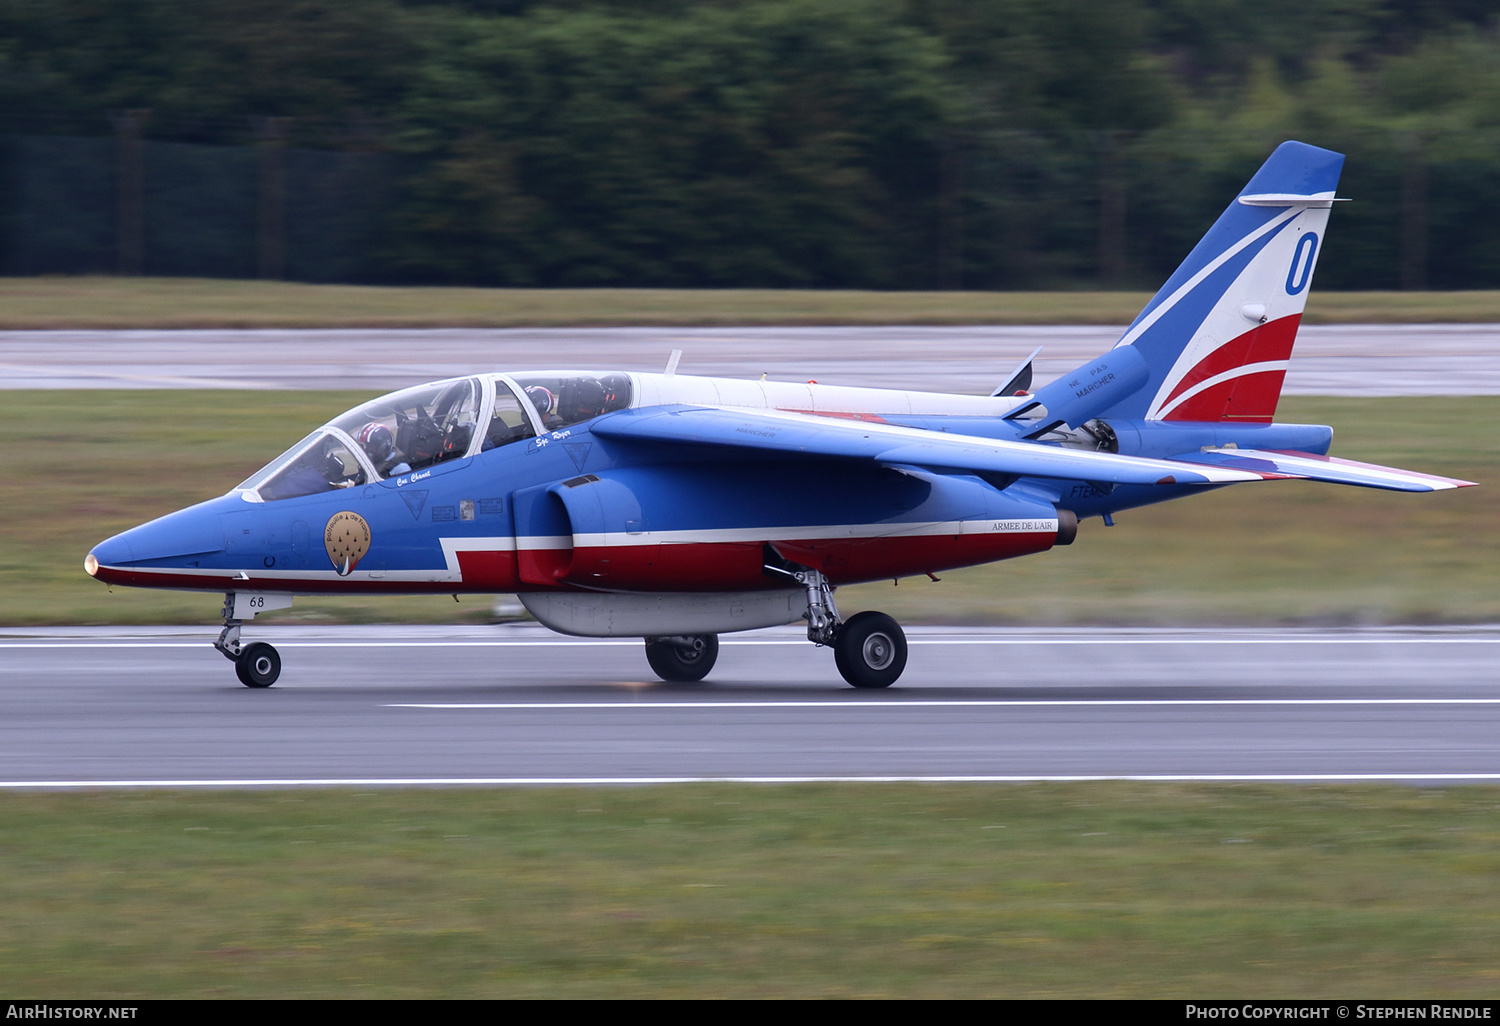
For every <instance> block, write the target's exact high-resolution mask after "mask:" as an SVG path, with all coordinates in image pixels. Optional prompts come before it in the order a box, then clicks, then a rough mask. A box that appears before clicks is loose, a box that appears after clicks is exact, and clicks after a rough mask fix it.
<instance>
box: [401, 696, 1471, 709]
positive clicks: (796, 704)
mask: <svg viewBox="0 0 1500 1026" xmlns="http://www.w3.org/2000/svg"><path fill="white" fill-rule="evenodd" d="M1121 705H1146V706H1162V705H1500V698H1076V699H1067V698H1064V699H953V700H945V699H925V698H922V699H906V698H891V699H888V700H886V701H870V700H859V699H849V700H848V701H842V702H841V701H837V700H833V701H825V702H818V701H780V702H778V701H766V702H733V701H724V702H714V701H707V702H629V701H619V702H388V703H386V705H385V708H387V709H512V710H519V709H849V708H855V709H910V708H912V707H922V708H963V707H972V706H1064V707H1067V708H1076V707H1078V706H1121Z"/></svg>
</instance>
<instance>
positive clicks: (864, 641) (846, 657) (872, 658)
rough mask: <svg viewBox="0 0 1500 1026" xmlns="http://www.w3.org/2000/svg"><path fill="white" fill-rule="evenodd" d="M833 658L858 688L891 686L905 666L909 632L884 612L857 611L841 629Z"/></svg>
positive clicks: (849, 680)
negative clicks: (903, 630) (903, 629)
mask: <svg viewBox="0 0 1500 1026" xmlns="http://www.w3.org/2000/svg"><path fill="white" fill-rule="evenodd" d="M833 661H834V663H835V665H837V666H838V668H839V673H840V674H842V675H843V678H844V679H845V680H847V681H848V682H849V683H850V684H853V685H854V686H855V687H857V688H888V687H890V686H891V685H892V684H894V683H896V678H897V677H900V676H901V671H902V670H904V669H906V634H905V633H903V632H902V630H901V625H900V624H898V623H896V621H895V620H892V619H891V618H890V617H889V616H886V615H885V614H884V613H876V612H870V611H866V612H863V613H855V614H854V615H853V616H851V617H850V618H849V619H848V621H847V622H846V623H845V624H844V626H843V627H841V628H839V634H838V637H837V638H836V639H834V642H833Z"/></svg>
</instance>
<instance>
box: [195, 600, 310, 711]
mask: <svg viewBox="0 0 1500 1026" xmlns="http://www.w3.org/2000/svg"><path fill="white" fill-rule="evenodd" d="M291 604H292V601H291V596H289V595H288V596H286V597H285V599H284V601H283V600H281V599H280V598H273V599H270V600H269V606H270V608H272V609H277V608H283V607H285V606H289V605H291ZM267 605H268V600H267V598H266V597H265V596H263V595H256V594H249V595H247V594H243V593H242V594H239V595H236V594H235V593H234V592H229V593H228V594H226V595H225V596H224V629H223V630H222V631H220V632H219V638H218V640H217V641H215V642H214V648H216V649H218V651H219V654H221V655H222V656H223V657H224V658H225V659H228V660H229V661H230V662H232V663H234V675H235V676H236V677H238V678H239V679H240V683H241V684H243V685H245V687H247V688H268V687H270V686H271V685H272V684H275V683H276V678H277V677H280V676H281V653H280V652H277V651H276V649H275V648H273V647H272V646H270V645H267V644H266V643H265V642H264V641H256V642H253V643H251V644H249V645H243V646H242V645H241V644H240V628H241V627H242V626H244V623H245V620H246V619H247V618H248V619H253V618H254V617H255V614H256V613H258V612H261V611H263V609H264V608H266V607H267Z"/></svg>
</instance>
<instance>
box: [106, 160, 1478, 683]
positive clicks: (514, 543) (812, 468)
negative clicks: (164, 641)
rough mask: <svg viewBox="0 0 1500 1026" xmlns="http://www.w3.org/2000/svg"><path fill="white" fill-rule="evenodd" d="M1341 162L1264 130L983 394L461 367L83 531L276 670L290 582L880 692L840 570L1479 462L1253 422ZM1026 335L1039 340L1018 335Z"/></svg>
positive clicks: (1278, 377) (127, 570)
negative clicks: (638, 641)
mask: <svg viewBox="0 0 1500 1026" xmlns="http://www.w3.org/2000/svg"><path fill="white" fill-rule="evenodd" d="M1343 161H1344V158H1343V156H1342V155H1341V154H1338V153H1332V152H1329V151H1328V150H1323V149H1319V148H1317V147H1314V146H1308V145H1305V144H1303V143H1298V142H1288V143H1284V144H1283V145H1282V146H1281V147H1280V148H1278V149H1277V150H1276V152H1275V153H1274V154H1272V156H1271V157H1270V159H1269V160H1267V161H1266V163H1265V165H1264V166H1262V167H1261V169H1260V171H1259V172H1257V173H1256V175H1255V176H1254V177H1253V178H1252V179H1251V180H1250V182H1249V184H1248V185H1246V187H1245V188H1244V189H1243V190H1242V191H1241V193H1240V194H1239V195H1238V196H1237V197H1235V199H1234V201H1233V202H1231V203H1230V204H1229V207H1228V209H1227V210H1225V211H1224V213H1223V215H1222V216H1220V218H1219V219H1218V221H1217V222H1216V223H1215V224H1214V225H1213V227H1212V228H1211V229H1210V230H1209V232H1208V234H1207V235H1206V236H1204V238H1203V240H1202V241H1201V242H1200V243H1199V244H1198V246H1197V247H1196V248H1195V249H1194V250H1193V251H1192V253H1191V254H1189V256H1188V258H1187V260H1186V261H1185V262H1184V263H1183V264H1182V266H1181V267H1179V268H1178V269H1177V272H1176V273H1175V274H1173V275H1172V277H1171V279H1170V280H1168V282H1167V283H1166V284H1165V285H1164V286H1163V287H1162V289H1161V291H1160V292H1158V293H1157V294H1156V296H1155V297H1154V298H1153V299H1152V300H1151V302H1150V303H1148V304H1147V305H1146V308H1145V309H1144V310H1142V311H1141V313H1140V315H1139V316H1138V317H1137V318H1136V319H1135V321H1134V323H1132V324H1131V325H1130V327H1129V328H1128V329H1127V330H1126V332H1125V334H1124V335H1123V336H1122V337H1121V338H1120V340H1119V342H1118V344H1117V345H1115V347H1114V348H1113V349H1111V350H1110V351H1109V352H1107V353H1105V354H1104V355H1103V356H1101V357H1099V358H1098V359H1096V360H1094V361H1092V362H1091V363H1088V364H1085V365H1084V366H1082V367H1079V368H1078V369H1077V370H1075V371H1073V372H1072V373H1071V374H1065V375H1063V376H1062V377H1061V378H1059V379H1057V380H1056V381H1053V382H1052V383H1050V384H1048V385H1046V386H1045V387H1043V388H1041V389H1039V390H1037V391H1035V392H1032V391H1031V364H1030V361H1027V362H1025V363H1024V364H1023V365H1022V366H1021V368H1019V369H1018V370H1017V371H1016V372H1014V373H1013V374H1012V375H1010V376H1009V377H1008V378H1006V379H1004V384H1002V385H1001V386H1000V387H999V388H997V389H995V390H994V392H993V393H991V394H990V395H988V396H969V395H939V394H933V393H924V392H908V391H890V390H883V389H869V388H844V387H837V386H832V385H818V384H812V383H809V384H805V385H804V384H792V383H785V382H773V381H758V382H757V381H734V380H726V379H720V378H706V377H691V376H688V375H678V374H674V373H671V371H672V370H674V369H675V363H674V365H672V366H669V368H668V373H664V374H638V373H624V372H580V371H558V372H553V373H524V374H499V373H495V374H475V375H471V376H468V377H461V378H453V379H450V380H447V381H439V382H435V383H432V384H426V385H419V386H417V387H415V388H409V389H406V390H404V391H400V392H396V393H394V394H391V395H387V396H382V397H380V398H378V399H372V400H370V401H369V402H365V403H361V404H360V405H359V406H357V407H355V408H354V409H352V410H350V411H348V412H347V413H344V414H341V415H340V416H338V417H335V418H334V419H333V420H331V421H329V422H328V423H327V424H325V425H324V426H323V427H320V428H318V429H317V430H315V431H313V432H312V433H311V434H309V435H308V436H307V437H306V438H304V439H303V440H302V441H300V442H298V443H297V444H296V445H294V446H292V447H291V448H290V449H288V450H287V451H286V452H285V453H283V454H282V455H281V456H279V457H277V458H276V459H275V460H272V461H271V462H270V463H269V464H267V465H266V467H265V468H264V469H263V470H261V471H260V472H259V473H257V474H255V475H254V476H252V477H251V478H249V479H248V480H246V481H244V482H243V483H241V484H239V485H237V486H236V487H234V488H232V489H230V491H229V492H228V494H226V495H223V496H221V497H219V498H217V499H212V500H210V501H208V502H203V503H200V504H198V505H196V506H192V507H190V508H188V509H184V510H181V511H179V512H177V513H173V514H170V515H168V516H165V517H162V518H160V519H159V520H154V521H152V522H150V523H148V524H144V525H142V526H140V527H137V528H134V529H133V530H130V531H126V532H125V533H124V534H120V535H117V536H115V537H113V538H110V539H109V540H108V541H105V542H102V543H100V544H99V545H98V546H97V547H95V548H94V550H93V551H92V552H90V553H89V555H88V558H87V559H86V560H85V568H86V569H87V571H88V572H89V573H90V574H92V575H93V576H94V577H96V578H98V579H99V580H100V581H104V582H107V583H110V584H123V585H135V586H140V587H152V588H177V589H192V590H200V591H213V592H222V593H223V594H224V629H223V631H222V633H221V634H220V635H219V638H218V640H217V641H216V642H215V646H216V647H217V648H218V650H219V651H220V652H222V653H223V654H224V655H225V656H227V657H228V658H230V659H231V660H233V661H234V664H235V669H236V671H237V672H238V675H239V678H240V680H241V681H243V682H244V683H245V684H246V685H248V686H250V687H267V686H269V685H271V684H272V683H274V682H275V681H276V679H277V676H278V675H279V673H280V670H281V659H280V656H279V655H278V654H277V652H276V650H275V649H274V648H272V647H271V646H270V645H268V644H266V643H265V642H254V643H252V644H241V640H240V633H241V627H242V626H243V624H244V623H245V622H246V621H248V620H250V619H252V618H253V617H255V616H256V614H258V613H261V612H264V611H266V610H271V609H278V608H283V607H286V606H289V605H291V603H292V599H293V596H294V595H299V594H322V595H331V594H370V593H384V592H439V593H454V594H456V593H458V592H516V593H519V595H520V598H521V601H522V602H523V603H524V604H525V605H526V608H527V609H528V610H529V611H530V612H531V613H532V615H534V616H535V617H536V618H537V619H538V620H540V621H541V622H542V623H543V624H545V625H547V626H548V627H550V628H552V629H553V630H557V631H560V632H562V633H565V634H574V635H585V636H593V637H603V636H610V637H614V636H624V637H639V638H643V639H645V648H646V658H647V660H648V662H649V663H650V664H651V667H652V669H653V670H655V671H656V673H657V674H658V675H660V676H661V677H662V678H664V679H666V680H672V681H696V680H701V679H702V678H703V677H704V676H705V675H707V674H708V672H709V671H710V670H711V669H712V667H713V665H714V660H715V658H716V656H717V653H718V635H720V634H722V633H726V632H729V631H744V630H751V629H754V628H758V627H769V626H773V625H778V624H786V623H792V622H794V621H798V620H805V621H806V622H807V637H808V640H809V641H812V642H813V643H815V644H817V645H826V646H828V647H830V648H832V649H833V655H834V662H835V663H836V664H837V666H838V669H839V672H840V673H841V674H842V675H843V677H844V679H845V680H847V681H848V682H849V683H850V684H853V685H854V686H855V687H864V688H880V687H886V686H888V685H890V684H891V683H893V682H894V681H895V680H896V679H897V678H898V677H899V676H900V675H901V672H902V670H903V669H904V667H905V665H906V656H907V649H906V640H905V636H904V635H903V633H902V631H901V628H900V626H898V625H897V624H896V622H895V621H894V620H892V619H891V618H890V617H889V616H886V615H885V614H883V613H878V612H862V613H859V614H857V615H855V616H852V617H850V618H849V619H847V620H845V619H843V618H842V617H841V616H840V615H839V611H838V608H837V606H836V605H835V602H834V589H835V588H837V587H838V586H839V585H842V584H852V583H854V582H858V581H872V580H880V579H884V578H901V577H906V576H914V575H920V574H931V573H934V572H936V571H940V570H947V569H950V568H953V567H961V566H967V565H972V564H977V563H987V562H991V561H993V560H1000V559H1010V558H1012V557H1015V556H1023V555H1027V554H1029V553H1035V552H1042V551H1044V550H1046V549H1050V548H1052V547H1053V546H1054V545H1067V544H1070V543H1071V542H1072V541H1073V539H1074V535H1075V533H1076V532H1077V527H1078V521H1079V519H1080V518H1083V517H1102V518H1103V519H1104V520H1105V521H1106V522H1110V518H1111V516H1112V514H1114V513H1117V512H1119V511H1120V510H1123V509H1129V508H1131V507H1135V506H1143V505H1146V504H1149V503H1155V502H1162V501H1165V500H1167V499H1175V498H1179V497H1181V496H1185V495H1191V494H1194V493H1197V492H1201V491H1203V490H1205V489H1211V488H1216V487H1220V486H1223V485H1228V484H1238V483H1244V482H1259V481H1265V480H1269V479H1277V478H1308V479H1312V480H1316V481H1326V482H1331V483H1335V484H1350V485H1363V486H1366V487H1371V488H1388V489H1396V490H1400V491H1418V492H1420V491H1436V490H1440V489H1447V488H1455V487H1461V486H1464V485H1466V484H1468V483H1469V482H1465V481H1454V480H1450V479H1448V478H1442V477H1433V476H1430V475H1426V474H1417V473H1411V472H1408V471H1403V470H1395V469H1392V468H1387V467H1378V466H1372V465H1368V464H1362V463H1353V462H1349V461H1346V460H1340V459H1335V458H1333V457H1330V456H1329V455H1327V453H1328V450H1329V446H1330V444H1331V443H1332V440H1333V432H1332V430H1331V429H1330V428H1328V427H1323V426H1317V425H1307V424H1276V423H1273V422H1272V418H1273V415H1274V414H1275V412H1276V405H1277V401H1278V398H1279V396H1280V392H1281V384H1282V378H1283V377H1284V375H1285V373H1286V369H1287V361H1288V359H1289V358H1290V356H1291V352H1292V344H1293V341H1294V340H1295V338H1296V335H1297V327H1298V323H1299V321H1300V319H1301V315H1302V310H1303V305H1304V303H1305V302H1306V299H1307V290H1308V287H1309V285H1310V284H1311V282H1312V276H1313V268H1314V266H1315V265H1316V263H1317V259H1318V251H1319V249H1320V248H1321V243H1322V239H1323V236H1324V230H1325V228H1326V226H1327V223H1328V217H1329V211H1330V209H1331V207H1332V206H1333V202H1334V188H1335V186H1336V184H1337V181H1338V177H1339V172H1340V170H1341V168H1342V166H1343ZM1033 355H1035V354H1033Z"/></svg>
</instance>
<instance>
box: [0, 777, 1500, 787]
mask: <svg viewBox="0 0 1500 1026" xmlns="http://www.w3.org/2000/svg"><path fill="white" fill-rule="evenodd" d="M1108 780H1120V781H1131V782H1135V783H1162V784H1172V783H1224V784H1264V783H1296V784H1308V783H1461V782H1477V781H1492V780H1493V781H1500V773H1152V774H1130V773H1121V774H1069V775H1061V776H1038V775H1019V774H1006V775H999V774H996V775H982V774H976V775H963V776H930V775H929V776H837V775H828V776H781V777H301V778H290V777H289V778H281V779H277V778H272V777H264V778H258V777H257V778H224V779H218V780H3V781H0V789H5V790H26V789H38V790H41V789H47V790H60V789H64V790H85V789H89V788H236V787H243V788H250V787H527V786H535V787H603V786H618V785H627V786H629V785H633V786H639V785H644V784H1059V783H1060V784H1067V783H1093V782H1102V781H1108Z"/></svg>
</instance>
